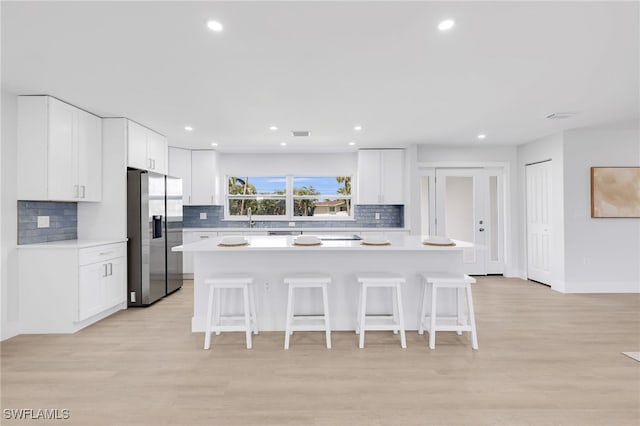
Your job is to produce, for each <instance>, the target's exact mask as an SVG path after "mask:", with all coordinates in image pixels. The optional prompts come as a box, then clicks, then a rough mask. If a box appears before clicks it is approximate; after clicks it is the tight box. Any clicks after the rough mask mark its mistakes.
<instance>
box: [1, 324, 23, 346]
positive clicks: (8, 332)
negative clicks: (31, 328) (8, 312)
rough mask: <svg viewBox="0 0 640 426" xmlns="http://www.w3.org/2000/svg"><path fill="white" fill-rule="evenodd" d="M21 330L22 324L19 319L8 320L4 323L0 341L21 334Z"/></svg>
mask: <svg viewBox="0 0 640 426" xmlns="http://www.w3.org/2000/svg"><path fill="white" fill-rule="evenodd" d="M19 330H20V324H19V323H18V322H17V321H12V322H6V323H4V324H2V336H0V341H3V340H7V339H11V338H12V337H15V336H17V335H18V334H20V333H19V332H18V331H19Z"/></svg>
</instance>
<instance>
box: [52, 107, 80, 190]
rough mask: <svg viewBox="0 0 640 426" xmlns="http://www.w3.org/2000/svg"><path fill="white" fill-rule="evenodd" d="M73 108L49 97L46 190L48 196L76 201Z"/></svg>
mask: <svg viewBox="0 0 640 426" xmlns="http://www.w3.org/2000/svg"><path fill="white" fill-rule="evenodd" d="M75 115H76V108H74V107H73V106H71V105H69V104H66V103H64V102H61V101H59V100H57V99H54V98H50V99H49V146H48V173H47V175H48V179H47V180H48V182H47V183H48V186H49V187H48V191H47V196H48V199H50V200H60V201H64V200H72V201H77V197H78V194H79V192H78V191H79V188H78V176H77V173H78V170H77V167H76V164H77V144H76V138H77V136H76V124H75V123H76V118H75Z"/></svg>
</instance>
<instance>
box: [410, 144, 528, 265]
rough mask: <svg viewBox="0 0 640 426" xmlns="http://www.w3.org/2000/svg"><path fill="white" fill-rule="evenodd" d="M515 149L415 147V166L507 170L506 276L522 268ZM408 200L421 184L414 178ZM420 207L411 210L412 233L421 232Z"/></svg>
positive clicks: (510, 147) (418, 190) (417, 205)
mask: <svg viewBox="0 0 640 426" xmlns="http://www.w3.org/2000/svg"><path fill="white" fill-rule="evenodd" d="M516 160H517V148H516V147H515V146H486V145H481V144H478V146H466V147H447V146H435V145H418V149H417V165H418V166H420V165H421V164H422V165H425V164H435V163H437V164H439V165H441V166H442V165H446V166H450V167H465V166H471V165H475V166H480V165H490V164H494V165H495V164H497V163H501V164H504V165H506V167H507V171H506V173H507V175H506V176H505V194H504V196H505V203H506V208H507V211H506V212H505V218H504V219H505V229H506V242H505V248H504V253H505V259H504V260H505V270H504V275H505V276H508V277H513V276H522V267H521V263H520V259H519V257H518V255H517V254H518V250H517V249H516V248H517V247H518V246H519V241H520V240H519V239H518V230H519V227H520V224H519V222H518V220H517V218H518V217H519V214H518V212H519V207H518V203H517V200H518V185H517V183H518V169H517V167H516V166H517V161H516ZM409 185H410V186H411V188H410V193H411V197H412V198H413V197H419V195H420V182H419V180H418V179H417V178H415V177H414V178H413V179H411V180H410V181H409ZM414 199H416V200H417V199H418V198H414ZM418 207H419V204H418V203H416V206H415V208H414V209H413V210H414V211H413V212H412V213H411V223H412V224H413V225H412V232H417V233H420V232H419V231H418V230H417V229H416V230H415V231H414V229H413V228H414V227H415V228H418V227H419V226H420V212H419V209H418Z"/></svg>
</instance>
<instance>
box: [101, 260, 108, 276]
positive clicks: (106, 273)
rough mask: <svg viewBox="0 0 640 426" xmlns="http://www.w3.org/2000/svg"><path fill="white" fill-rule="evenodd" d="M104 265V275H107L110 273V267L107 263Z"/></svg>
mask: <svg viewBox="0 0 640 426" xmlns="http://www.w3.org/2000/svg"><path fill="white" fill-rule="evenodd" d="M102 266H104V274H103V275H102V276H103V277H106V276H107V275H109V267H108V266H107V264H106V263H105V264H104V265H102Z"/></svg>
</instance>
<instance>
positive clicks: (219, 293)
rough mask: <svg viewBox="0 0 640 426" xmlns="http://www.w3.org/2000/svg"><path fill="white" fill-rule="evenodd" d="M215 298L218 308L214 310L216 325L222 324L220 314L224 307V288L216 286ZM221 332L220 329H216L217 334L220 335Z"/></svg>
mask: <svg viewBox="0 0 640 426" xmlns="http://www.w3.org/2000/svg"><path fill="white" fill-rule="evenodd" d="M213 291H214V298H215V303H216V308H215V310H214V314H213V315H214V318H215V322H214V324H215V325H216V326H220V315H222V314H221V309H222V302H221V300H222V289H221V288H214V289H213ZM220 333H221V331H220V330H216V336H219V335H220Z"/></svg>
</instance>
